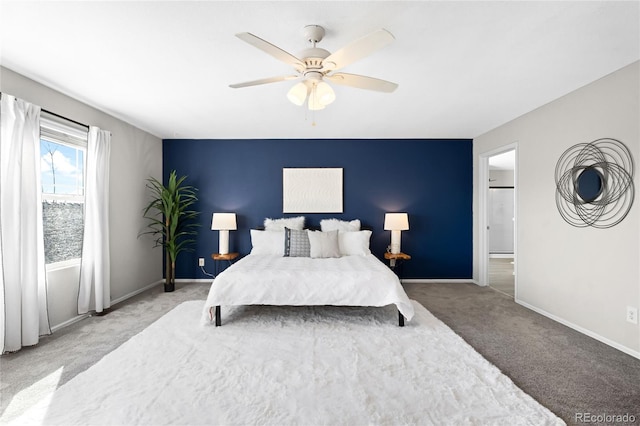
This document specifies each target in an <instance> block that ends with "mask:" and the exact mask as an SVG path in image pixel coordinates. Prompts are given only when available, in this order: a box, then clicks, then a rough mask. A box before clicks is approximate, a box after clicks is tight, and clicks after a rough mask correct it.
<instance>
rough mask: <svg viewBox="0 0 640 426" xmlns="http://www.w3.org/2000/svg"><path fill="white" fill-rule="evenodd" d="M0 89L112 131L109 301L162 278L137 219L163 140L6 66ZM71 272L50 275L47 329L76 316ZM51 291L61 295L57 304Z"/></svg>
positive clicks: (158, 254) (157, 254)
mask: <svg viewBox="0 0 640 426" xmlns="http://www.w3.org/2000/svg"><path fill="white" fill-rule="evenodd" d="M0 90H1V91H2V92H3V93H7V94H10V95H13V96H16V97H18V98H22V99H24V100H26V101H29V102H32V103H34V104H36V105H39V106H41V107H42V108H43V109H46V110H47V111H51V112H53V113H56V114H60V115H62V116H64V117H67V118H70V119H72V120H75V121H79V122H81V123H84V124H87V125H94V126H98V127H100V128H102V129H105V130H109V131H110V132H111V134H112V136H111V165H110V169H109V173H110V182H109V185H110V197H109V203H110V205H109V215H110V242H111V250H110V254H111V299H112V300H116V299H122V298H124V297H126V296H127V295H130V294H132V293H135V292H136V291H137V290H140V289H142V288H144V287H147V286H149V285H150V284H152V283H155V282H157V281H158V280H160V279H162V272H163V271H162V251H161V250H160V249H152V248H151V247H152V242H151V241H150V239H149V238H148V237H145V238H138V233H139V232H140V231H141V230H142V229H143V228H144V223H145V222H144V221H143V219H142V209H143V207H144V205H145V200H146V197H147V195H146V191H145V183H146V182H145V180H146V179H147V178H148V177H149V176H154V177H156V178H158V179H161V178H162V140H161V139H159V138H157V137H155V136H153V135H150V134H149V133H146V132H144V131H142V130H140V129H138V128H136V127H133V126H131V125H130V124H127V123H125V122H123V121H121V120H118V119H116V118H114V117H112V116H110V115H108V114H105V113H103V112H101V111H99V110H97V109H95V108H92V107H90V106H88V105H86V104H83V103H82V102H79V101H76V100H74V99H72V98H70V97H68V96H65V95H62V94H61V93H60V92H57V91H55V90H52V89H50V88H48V87H45V86H43V85H41V84H39V83H37V82H35V81H33V80H30V79H28V78H25V77H24V76H21V75H19V74H17V73H15V72H13V71H11V70H8V69H6V68H0ZM126 101H127V100H126V99H123V102H126ZM71 272H72V271H58V272H57V273H56V272H54V273H52V274H53V275H52V276H51V279H49V280H48V281H49V300H50V304H49V305H50V306H49V312H50V315H51V319H52V324H51V325H52V326H56V325H59V324H60V323H62V322H65V321H67V320H69V319H71V317H73V316H75V312H74V311H73V309H72V308H70V302H69V298H70V297H72V298H75V297H77V283H69V282H68V281H69V280H70V278H69V277H71V276H74V275H77V272H76V274H71ZM54 286H57V288H53V287H54ZM56 291H59V292H60V296H61V297H59V300H56ZM68 293H69V294H68ZM63 294H64V296H63Z"/></svg>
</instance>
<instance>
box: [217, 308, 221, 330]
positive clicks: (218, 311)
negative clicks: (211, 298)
mask: <svg viewBox="0 0 640 426" xmlns="http://www.w3.org/2000/svg"><path fill="white" fill-rule="evenodd" d="M221 325H222V320H221V319H220V305H218V306H216V327H220V326H221Z"/></svg>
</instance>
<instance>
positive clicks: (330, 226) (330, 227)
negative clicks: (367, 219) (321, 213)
mask: <svg viewBox="0 0 640 426" xmlns="http://www.w3.org/2000/svg"><path fill="white" fill-rule="evenodd" d="M320 229H321V230H322V232H329V231H343V232H347V231H359V230H360V219H354V220H352V221H350V222H349V221H346V220H340V219H335V218H334V219H322V220H321V221H320Z"/></svg>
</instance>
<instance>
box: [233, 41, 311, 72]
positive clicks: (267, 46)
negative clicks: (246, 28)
mask: <svg viewBox="0 0 640 426" xmlns="http://www.w3.org/2000/svg"><path fill="white" fill-rule="evenodd" d="M236 37H238V38H239V39H240V40H243V41H246V42H247V43H249V44H250V45H252V46H254V47H257V48H258V49H260V50H262V51H263V52H265V53H268V54H269V55H271V56H273V57H274V58H276V59H277V60H279V61H282V62H284V63H285V64H289V65H291V66H292V67H294V68H295V69H297V70H298V71H301V70H304V64H303V63H302V61H301V60H300V59H298V58H296V57H295V56H293V55H292V54H291V53H289V52H285V51H284V50H282V49H280V48H279V47H278V46H275V45H273V44H271V43H269V42H268V41H266V40H263V39H261V38H260V37H257V36H255V35H253V34H251V33H238V34H236Z"/></svg>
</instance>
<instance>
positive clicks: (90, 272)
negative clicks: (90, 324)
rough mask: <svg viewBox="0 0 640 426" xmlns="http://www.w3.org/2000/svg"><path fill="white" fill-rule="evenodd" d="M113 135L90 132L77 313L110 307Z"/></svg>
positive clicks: (92, 130) (95, 131) (98, 131)
mask: <svg viewBox="0 0 640 426" xmlns="http://www.w3.org/2000/svg"><path fill="white" fill-rule="evenodd" d="M110 152H111V133H109V132H107V131H106V130H100V129H99V128H97V127H94V126H91V127H90V128H89V140H88V143H87V166H86V170H85V175H86V178H85V202H84V238H83V242H82V263H81V264H80V288H79V291H78V313H79V314H84V313H87V312H88V311H89V310H90V309H91V308H92V309H93V310H95V311H96V312H102V311H103V310H104V309H106V308H109V307H110V306H111V285H110V273H109V268H110V258H109V155H110Z"/></svg>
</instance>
